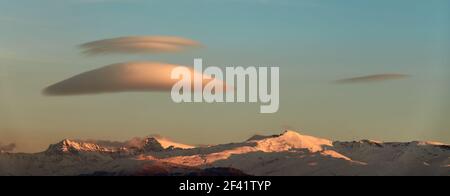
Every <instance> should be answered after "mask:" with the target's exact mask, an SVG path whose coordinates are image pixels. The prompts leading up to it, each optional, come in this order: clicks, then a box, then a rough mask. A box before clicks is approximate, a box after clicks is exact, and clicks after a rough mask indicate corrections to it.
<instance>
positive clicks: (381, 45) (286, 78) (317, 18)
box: [0, 0, 450, 152]
mask: <svg viewBox="0 0 450 196" xmlns="http://www.w3.org/2000/svg"><path fill="white" fill-rule="evenodd" d="M137 35H165V36H178V37H184V38H189V39H192V40H196V41H199V42H201V43H202V44H203V45H204V46H205V47H202V48H198V49H193V50H188V51H186V52H180V53H170V54H135V55H128V54H127V55H124V54H123V55H120V54H117V55H100V56H87V55H85V54H82V51H81V50H80V48H79V45H80V44H83V43H86V42H91V41H95V40H101V39H107V38H114V37H121V36H137ZM449 35H450V1H448V0H430V1H423V0H377V1H375V0H348V1H345V3H343V2H342V1H339V0H222V1H221V0H183V1H175V0H126V1H125V0H65V1H60V0H40V1H31V0H0V143H1V144H9V143H13V144H15V145H14V146H16V149H15V151H16V152H38V151H42V150H45V149H46V148H47V146H48V145H49V144H50V143H55V142H58V141H59V140H62V139H65V138H73V139H105V140H121V141H123V140H126V139H130V138H132V137H137V136H146V135H150V134H160V135H164V136H166V137H169V138H173V139H175V140H178V141H181V142H184V143H188V144H205V143H206V144H216V143H227V142H235V141H242V140H245V139H247V138H248V137H250V136H252V135H253V134H277V133H280V132H281V131H282V130H283V129H294V130H297V131H299V132H301V133H304V134H308V135H314V136H318V137H325V138H330V139H334V140H360V139H367V138H369V139H374V140H382V141H412V140H432V141H440V142H444V143H450V121H448V116H450V101H448V100H450V90H449V89H450V88H449V87H448V85H449V84H450V55H449V54H450V36H449ZM194 58H203V59H204V63H205V64H206V65H209V66H219V67H225V66H279V67H280V78H281V80H280V90H281V91H280V99H281V101H280V110H279V111H278V112H277V113H274V114H260V113H259V104H193V103H192V104H175V103H173V102H172V100H171V99H170V93H168V92H126V93H109V94H98V95H84V96H58V97H53V96H47V95H45V94H43V93H42V90H43V89H45V88H46V87H47V86H49V85H51V84H54V83H56V82H59V81H61V80H64V79H67V78H69V77H71V76H74V75H76V74H79V73H83V72H86V71H89V70H93V69H98V68H101V67H103V66H105V65H109V64H114V63H122V62H129V61H154V62H164V63H170V64H182V65H192V64H193V61H194ZM387 73H395V74H398V75H401V76H408V77H404V78H402V79H398V80H387V79H386V77H385V76H386V75H383V74H387ZM377 74H378V77H376V78H377V81H376V82H364V79H365V76H373V75H377ZM380 76H381V77H380ZM352 78H353V79H355V78H356V81H357V82H350V83H345V84H342V83H339V82H335V81H342V80H344V81H355V80H351V79H352ZM346 79H350V80H346ZM361 79H362V80H361ZM366 79H367V78H366ZM369 79H370V77H369ZM372 79H373V78H372ZM385 79H386V80H385ZM358 81H359V82H358Z"/></svg>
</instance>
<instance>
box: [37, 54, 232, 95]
mask: <svg viewBox="0 0 450 196" xmlns="http://www.w3.org/2000/svg"><path fill="white" fill-rule="evenodd" d="M177 67H180V66H179V65H171V64H165V63H155V62H133V63H120V64H113V65H108V66H105V67H103V68H100V69H96V70H92V71H88V72H85V73H82V74H79V75H76V76H74V77H71V78H69V79H66V80H64V81H61V82H58V83H56V84H54V85H51V86H49V87H47V88H46V89H45V90H44V94H46V95H52V96H58V95H83V94H98V93H114V92H139V91H144V92H145V91H170V90H171V89H172V87H173V85H174V84H175V83H176V82H178V80H173V79H171V74H172V70H173V69H174V68H177ZM186 68H187V69H186V70H187V71H188V72H189V73H187V74H190V75H191V78H193V74H194V72H195V71H194V70H193V68H189V67H186ZM195 73H197V74H199V75H201V73H199V72H195ZM192 80H193V79H192ZM209 82H218V83H216V84H219V85H222V86H224V89H226V88H227V87H226V84H225V82H223V81H220V80H217V79H213V80H211V79H210V80H207V79H205V80H203V84H206V83H209ZM189 85H191V86H192V85H193V84H192V83H191V84H189Z"/></svg>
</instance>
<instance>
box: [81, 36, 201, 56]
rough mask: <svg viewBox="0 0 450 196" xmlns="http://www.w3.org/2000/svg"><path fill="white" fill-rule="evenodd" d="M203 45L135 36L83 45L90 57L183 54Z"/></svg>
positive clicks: (168, 37)
mask: <svg viewBox="0 0 450 196" xmlns="http://www.w3.org/2000/svg"><path fill="white" fill-rule="evenodd" d="M201 46H202V45H201V44H200V43H199V42H197V41H194V40H190V39H187V38H182V37H171V36H134V37H119V38H112V39H105V40H99V41H94V42H89V43H85V44H82V45H81V48H82V49H84V53H85V54H88V55H100V54H145V53H173V52H181V51H184V50H187V49H191V48H198V47H201Z"/></svg>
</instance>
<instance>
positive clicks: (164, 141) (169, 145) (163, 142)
mask: <svg viewBox="0 0 450 196" xmlns="http://www.w3.org/2000/svg"><path fill="white" fill-rule="evenodd" d="M144 142H145V143H147V142H148V143H153V144H155V143H158V144H159V145H160V146H161V147H162V149H176V148H177V149H191V148H195V146H190V145H186V144H181V143H178V142H175V141H172V140H170V139H168V138H165V137H162V136H152V137H147V138H145V141H144Z"/></svg>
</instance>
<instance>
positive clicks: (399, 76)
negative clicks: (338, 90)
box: [336, 73, 410, 84]
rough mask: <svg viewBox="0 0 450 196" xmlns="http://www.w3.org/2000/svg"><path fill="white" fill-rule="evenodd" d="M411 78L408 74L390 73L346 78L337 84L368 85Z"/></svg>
mask: <svg viewBox="0 0 450 196" xmlns="http://www.w3.org/2000/svg"><path fill="white" fill-rule="evenodd" d="M408 77H410V76H409V75H406V74H395V73H389V74H377V75H367V76H361V77H354V78H346V79H341V80H338V81H336V83H339V84H353V83H368V82H381V81H387V80H398V79H405V78H408Z"/></svg>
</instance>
